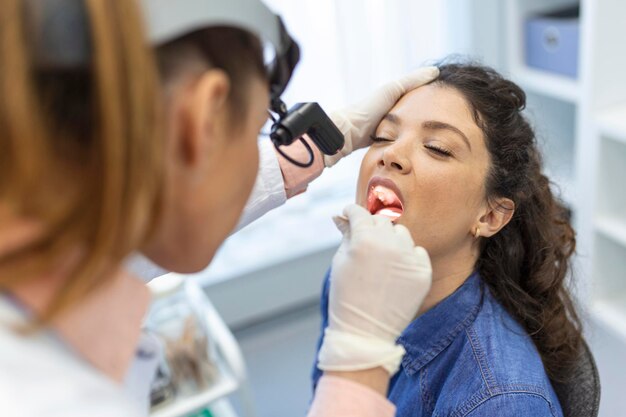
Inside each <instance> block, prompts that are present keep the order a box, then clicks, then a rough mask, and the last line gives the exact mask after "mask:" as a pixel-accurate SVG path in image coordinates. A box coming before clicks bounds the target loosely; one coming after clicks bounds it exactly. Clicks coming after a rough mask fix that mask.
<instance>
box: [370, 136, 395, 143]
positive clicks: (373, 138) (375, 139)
mask: <svg viewBox="0 0 626 417" xmlns="http://www.w3.org/2000/svg"><path fill="white" fill-rule="evenodd" d="M370 139H372V142H375V143H380V142H393V140H391V139H387V138H381V137H380V136H374V135H371V136H370Z"/></svg>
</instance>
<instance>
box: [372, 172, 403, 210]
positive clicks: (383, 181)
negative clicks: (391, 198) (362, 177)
mask: <svg viewBox="0 0 626 417" xmlns="http://www.w3.org/2000/svg"><path fill="white" fill-rule="evenodd" d="M377 185H382V186H383V187H385V188H388V189H390V190H391V191H393V192H394V193H396V195H397V196H398V199H399V200H400V203H402V206H404V198H403V197H402V192H401V191H400V189H399V188H398V186H397V185H396V183H395V182H393V181H392V180H390V179H389V178H383V177H378V176H375V177H372V178H371V179H370V182H369V184H367V193H368V194H369V192H370V190H371V189H372V188H374V187H376V186H377Z"/></svg>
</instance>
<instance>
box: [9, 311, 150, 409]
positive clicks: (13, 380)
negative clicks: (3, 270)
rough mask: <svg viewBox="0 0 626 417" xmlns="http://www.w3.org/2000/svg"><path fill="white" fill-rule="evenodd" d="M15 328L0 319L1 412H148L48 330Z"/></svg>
mask: <svg viewBox="0 0 626 417" xmlns="http://www.w3.org/2000/svg"><path fill="white" fill-rule="evenodd" d="M0 307H1V306H0ZM2 312H4V313H7V311H6V310H4V311H2V308H0V313H2ZM6 317H7V316H6V314H0V318H6ZM11 327H12V326H9V325H7V323H6V321H5V320H2V321H0V416H3V417H4V416H7V417H9V416H10V417H27V416H46V417H79V416H80V417H84V416H90V417H120V416H124V417H139V416H142V415H143V416H145V413H141V410H139V409H138V408H136V407H135V406H134V405H133V404H132V403H131V401H130V400H129V399H128V398H127V397H126V396H125V395H124V392H123V390H122V387H121V385H117V384H116V383H115V382H114V381H112V380H110V379H108V378H107V377H106V376H104V375H103V374H101V373H100V372H99V371H98V370H96V369H95V368H93V367H92V366H91V365H89V364H88V363H87V362H85V361H83V360H82V359H80V358H79V357H78V356H76V355H74V354H73V353H72V351H71V350H70V349H69V348H68V347H66V346H65V345H64V344H63V343H62V342H61V341H60V340H58V339H57V338H55V337H54V336H53V335H51V334H50V333H49V332H39V333H36V334H32V335H29V336H24V335H21V334H19V333H18V332H16V331H15V330H14V329H12V328H11Z"/></svg>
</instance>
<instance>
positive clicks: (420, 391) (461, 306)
mask: <svg viewBox="0 0 626 417" xmlns="http://www.w3.org/2000/svg"><path fill="white" fill-rule="evenodd" d="M328 292H329V274H327V276H326V280H325V282H324V288H323V292H322V303H321V309H322V335H321V336H320V340H319V344H318V350H319V347H320V346H321V343H322V340H323V334H324V333H323V330H324V328H325V327H326V326H327V325H328ZM398 343H400V344H402V346H404V348H405V350H406V355H405V356H404V358H403V359H402V364H401V367H400V370H399V371H398V373H397V374H396V375H395V376H394V377H393V378H392V380H391V383H390V386H389V392H388V398H389V400H390V401H391V402H393V403H394V404H395V405H396V407H397V414H396V416H398V417H409V416H410V417H418V416H419V417H421V416H454V417H462V416H471V417H481V416H484V417H487V416H489V417H491V416H494V417H495V416H515V417H544V416H545V417H562V415H563V413H562V411H561V406H560V404H559V401H558V399H557V397H556V394H555V393H554V390H553V389H552V385H551V384H550V381H549V379H548V376H547V375H546V372H545V369H544V367H543V363H542V361H541V358H540V356H539V353H538V352H537V349H536V348H535V346H534V344H533V342H532V340H531V339H530V337H529V336H528V334H527V333H526V332H525V331H524V329H523V328H522V327H521V326H520V325H519V324H518V323H517V322H516V321H515V320H514V319H513V317H512V316H511V315H510V314H509V313H508V312H507V311H506V310H505V309H504V308H503V307H502V306H501V305H500V303H499V302H498V301H497V300H496V299H495V298H494V297H493V295H491V293H490V291H489V290H488V288H487V287H486V285H485V284H484V283H483V281H482V280H481V278H480V276H479V275H478V273H474V274H473V275H471V276H470V277H469V278H468V279H467V280H466V281H465V283H464V284H463V285H462V286H461V287H459V288H458V289H457V290H456V291H455V292H454V293H453V294H452V295H450V296H449V297H447V298H446V299H444V300H443V301H441V302H440V303H439V304H437V305H436V306H434V307H433V308H432V309H430V310H429V311H427V312H426V313H424V314H422V315H421V316H419V317H418V318H417V319H415V320H414V321H413V322H412V323H411V324H409V326H408V327H407V328H406V329H405V330H404V332H403V333H402V335H401V336H400V337H399V339H398ZM321 375H322V372H321V371H320V370H319V369H318V368H317V362H316V363H315V365H314V368H313V387H314V388H315V386H316V384H317V381H318V379H319V378H320V377H321Z"/></svg>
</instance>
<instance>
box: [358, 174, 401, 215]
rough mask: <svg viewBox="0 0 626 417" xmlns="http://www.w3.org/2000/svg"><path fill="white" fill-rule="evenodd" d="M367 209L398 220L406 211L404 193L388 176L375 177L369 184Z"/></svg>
mask: <svg viewBox="0 0 626 417" xmlns="http://www.w3.org/2000/svg"><path fill="white" fill-rule="evenodd" d="M367 210H368V211H369V212H370V213H371V214H378V215H380V216H385V217H388V218H389V219H391V221H396V220H398V218H400V216H402V213H403V212H404V205H403V204H402V194H401V193H400V190H399V189H398V187H397V186H396V184H395V183H394V182H393V181H391V180H389V179H386V178H381V177H373V178H372V179H371V180H370V182H369V184H368V186H367Z"/></svg>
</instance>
